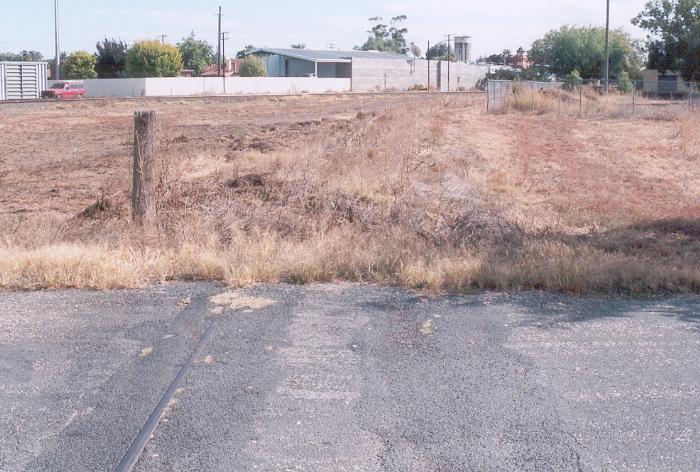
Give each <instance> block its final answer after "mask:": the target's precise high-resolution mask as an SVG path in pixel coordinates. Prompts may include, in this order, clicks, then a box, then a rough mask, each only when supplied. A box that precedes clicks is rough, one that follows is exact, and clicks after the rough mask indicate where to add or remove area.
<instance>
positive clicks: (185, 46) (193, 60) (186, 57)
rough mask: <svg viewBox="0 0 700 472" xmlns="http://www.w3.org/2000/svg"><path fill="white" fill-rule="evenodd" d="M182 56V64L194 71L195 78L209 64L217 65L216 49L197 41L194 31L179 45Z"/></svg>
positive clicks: (199, 40)
mask: <svg viewBox="0 0 700 472" xmlns="http://www.w3.org/2000/svg"><path fill="white" fill-rule="evenodd" d="M177 47H178V49H180V54H181V55H182V63H183V65H184V66H185V68H186V69H192V70H193V71H194V75H195V77H199V76H201V75H202V72H204V69H206V67H207V66H208V65H209V64H215V63H216V57H215V56H214V48H213V47H212V46H211V44H209V43H208V42H206V41H203V40H201V39H197V38H195V36H194V31H193V32H191V33H190V35H189V36H188V37H186V38H184V39H183V40H182V42H179V43H178V44H177Z"/></svg>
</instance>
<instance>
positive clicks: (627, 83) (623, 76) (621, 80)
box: [617, 71, 634, 95]
mask: <svg viewBox="0 0 700 472" xmlns="http://www.w3.org/2000/svg"><path fill="white" fill-rule="evenodd" d="M617 89H618V90H619V91H620V92H622V93H626V94H628V95H629V94H630V93H632V90H633V89H634V84H633V83H632V80H631V79H630V75H629V74H628V73H627V72H624V71H623V72H620V74H619V75H618V76H617Z"/></svg>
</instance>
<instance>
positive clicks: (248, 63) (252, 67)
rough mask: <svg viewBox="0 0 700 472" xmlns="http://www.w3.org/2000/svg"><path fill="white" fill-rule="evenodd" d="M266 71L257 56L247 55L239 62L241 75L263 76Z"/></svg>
mask: <svg viewBox="0 0 700 472" xmlns="http://www.w3.org/2000/svg"><path fill="white" fill-rule="evenodd" d="M266 75H267V71H266V70H265V66H263V63H262V60H260V58H259V57H257V56H248V57H246V58H245V59H243V62H241V77H265V76H266Z"/></svg>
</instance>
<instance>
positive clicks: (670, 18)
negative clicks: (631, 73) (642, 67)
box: [632, 0, 700, 80]
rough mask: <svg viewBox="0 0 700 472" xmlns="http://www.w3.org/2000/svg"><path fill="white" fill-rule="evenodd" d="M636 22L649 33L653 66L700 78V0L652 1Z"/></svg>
mask: <svg viewBox="0 0 700 472" xmlns="http://www.w3.org/2000/svg"><path fill="white" fill-rule="evenodd" d="M632 24H634V25H636V26H639V27H640V28H642V29H645V30H647V32H648V33H649V35H648V36H647V50H648V52H649V60H648V65H649V68H650V69H658V70H659V72H662V73H663V72H665V71H667V70H672V71H678V72H680V73H681V74H682V75H683V77H684V78H685V79H686V80H700V0H673V1H672V0H651V1H649V2H647V3H646V5H645V7H644V11H642V12H641V13H640V14H639V15H637V16H636V17H634V18H633V19H632Z"/></svg>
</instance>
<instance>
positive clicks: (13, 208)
mask: <svg viewBox="0 0 700 472" xmlns="http://www.w3.org/2000/svg"><path fill="white" fill-rule="evenodd" d="M484 100H485V99H484V98H483V97H482V96H479V95H464V96H455V95H451V96H441V95H439V94H433V95H431V96H427V95H425V94H416V95H391V96H382V95H376V96H325V97H318V96H308V97H287V98H257V99H254V100H246V101H220V100H217V99H213V98H209V99H207V98H202V99H197V100H175V101H159V100H150V101H145V102H140V103H139V102H107V103H102V102H89V103H61V104H51V105H49V106H42V107H40V108H29V107H0V287H3V288H7V289H40V288H56V287H88V288H96V289H99V288H117V287H127V288H128V287H138V286H142V285H144V284H147V283H151V282H154V281H159V280H172V279H185V280H191V279H207V280H211V279H214V280H223V281H225V282H227V283H229V284H231V285H245V284H250V283H255V282H263V281H287V282H293V283H306V282H312V281H332V280H352V281H366V282H378V283H389V284H397V285H403V286H407V287H412V288H420V289H426V290H432V291H450V292H465V291H471V290H479V289H494V290H521V289H545V290H553V291H567V292H573V293H623V294H639V293H671V292H700V138H699V137H698V134H699V133H698V132H697V130H698V129H700V117H699V116H695V115H689V114H686V115H679V116H677V117H675V118H670V119H669V118H668V117H666V118H663V119H638V118H624V117H617V118H615V117H602V116H601V117H597V116H587V117H585V118H581V119H579V118H575V117H566V116H560V115H558V114H557V113H553V112H552V113H549V112H546V110H545V111H544V112H543V111H540V112H538V113H527V112H517V111H516V112H510V113H507V114H503V115H486V114H485V113H484V109H485V101H484ZM137 109H138V110H142V109H154V110H156V111H157V112H158V119H159V125H158V129H159V130H158V136H159V143H158V152H159V166H158V173H159V185H158V200H159V202H158V208H159V229H158V231H157V233H155V234H150V235H144V232H143V231H142V230H141V229H140V228H138V227H134V226H133V225H132V224H131V223H130V220H129V207H128V204H129V194H128V190H129V188H130V182H129V178H130V165H131V146H132V142H131V141H132V122H133V118H132V113H133V111H135V110H137Z"/></svg>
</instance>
